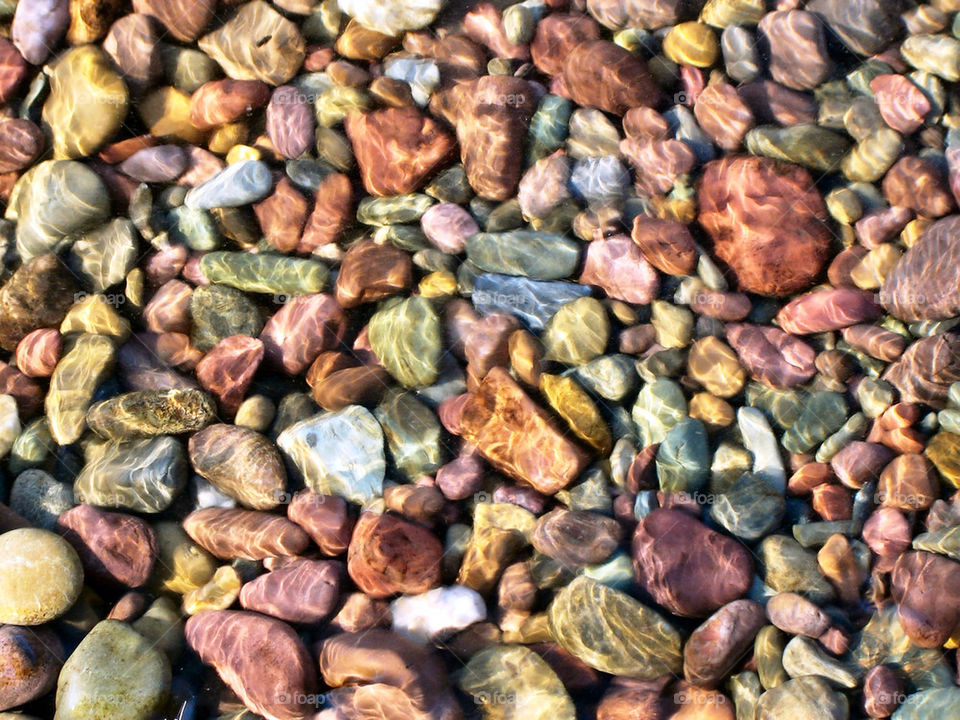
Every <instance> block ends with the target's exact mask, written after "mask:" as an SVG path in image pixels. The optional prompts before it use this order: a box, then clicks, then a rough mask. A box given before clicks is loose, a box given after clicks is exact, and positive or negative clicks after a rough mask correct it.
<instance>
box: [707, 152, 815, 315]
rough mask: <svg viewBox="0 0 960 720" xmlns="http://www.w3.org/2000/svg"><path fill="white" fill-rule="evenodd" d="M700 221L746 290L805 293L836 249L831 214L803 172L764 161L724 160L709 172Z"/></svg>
mask: <svg viewBox="0 0 960 720" xmlns="http://www.w3.org/2000/svg"><path fill="white" fill-rule="evenodd" d="M698 201H699V205H700V215H699V218H698V220H699V222H700V224H701V225H702V226H703V228H704V230H706V232H707V234H708V235H710V237H711V239H712V240H713V247H714V251H715V252H716V254H717V257H718V258H720V260H722V261H723V262H724V263H726V265H727V266H728V267H729V268H730V270H731V272H732V273H733V275H734V276H735V278H736V280H737V284H738V285H739V287H740V289H741V290H745V291H748V292H754V293H757V294H759V295H768V296H774V297H776V296H782V295H789V294H791V293H795V292H799V291H801V290H805V289H807V288H808V287H810V285H812V284H813V282H814V281H815V279H816V278H817V276H818V275H819V274H820V272H821V271H822V270H823V269H824V267H825V265H826V261H827V256H828V253H829V248H830V230H829V229H828V228H827V225H826V219H827V211H826V208H825V206H824V204H823V199H822V198H821V197H820V193H819V192H818V191H817V189H816V188H815V187H814V185H813V178H812V177H811V175H810V173H809V172H807V171H806V170H805V169H803V168H801V167H799V166H797V165H790V164H786V163H776V162H774V161H773V160H770V159H768V158H764V157H732V156H731V157H726V158H723V159H721V160H714V161H712V162H710V163H707V165H706V166H705V168H704V172H703V177H702V178H701V180H700V185H699V192H698Z"/></svg>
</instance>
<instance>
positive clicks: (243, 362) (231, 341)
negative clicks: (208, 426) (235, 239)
mask: <svg viewBox="0 0 960 720" xmlns="http://www.w3.org/2000/svg"><path fill="white" fill-rule="evenodd" d="M234 292H236V291H234ZM263 354H264V349H263V342H262V341H260V340H258V339H257V338H253V337H247V336H246V335H231V336H229V337H225V338H223V339H222V340H220V341H219V342H218V343H217V344H216V345H214V346H213V348H212V349H211V350H210V351H209V352H208V353H207V354H206V355H204V356H203V359H202V360H200V362H198V363H197V368H196V370H197V380H199V381H200V384H201V385H202V386H203V388H204V389H205V390H206V391H207V392H210V393H212V394H214V395H216V396H217V399H218V400H219V401H220V405H221V407H222V408H223V409H224V411H225V412H226V413H228V414H229V413H233V412H236V411H237V408H238V407H239V406H240V402H241V401H242V400H243V397H244V396H245V395H246V393H247V388H249V387H250V383H251V382H253V376H254V374H255V373H256V372H257V368H259V367H260V362H261V360H262V359H263Z"/></svg>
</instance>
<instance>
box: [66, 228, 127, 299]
mask: <svg viewBox="0 0 960 720" xmlns="http://www.w3.org/2000/svg"><path fill="white" fill-rule="evenodd" d="M138 242H139V236H138V234H137V230H136V228H135V227H134V225H133V223H132V222H130V221H129V220H127V219H125V218H117V219H115V220H111V221H110V222H108V223H106V224H105V225H101V226H100V227H98V228H96V229H95V230H92V231H90V232H86V233H83V235H81V236H80V237H79V238H77V240H76V241H75V242H74V243H73V246H72V247H71V248H70V252H71V254H72V255H73V258H74V259H76V261H77V265H78V266H79V270H80V272H81V273H82V274H83V275H84V277H85V278H86V279H87V280H88V282H89V284H90V286H91V287H92V288H93V290H94V291H95V292H98V293H102V292H104V291H106V290H107V289H108V288H110V287H111V286H113V285H117V284H119V283H121V282H123V280H124V279H125V278H126V277H127V274H128V273H129V272H130V271H131V270H133V269H134V267H136V261H137V255H138Z"/></svg>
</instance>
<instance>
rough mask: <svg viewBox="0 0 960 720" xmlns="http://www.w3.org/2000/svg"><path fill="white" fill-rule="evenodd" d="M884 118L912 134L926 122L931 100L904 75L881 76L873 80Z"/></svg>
mask: <svg viewBox="0 0 960 720" xmlns="http://www.w3.org/2000/svg"><path fill="white" fill-rule="evenodd" d="M870 89H871V90H873V95H874V100H876V102H877V107H878V108H879V109H880V117H882V118H883V121H884V122H885V123H886V124H887V125H889V126H890V127H892V128H893V129H894V130H896V131H897V132H900V133H903V134H904V135H910V134H911V133H914V132H916V131H917V130H919V129H920V127H921V126H922V125H923V121H924V118H926V116H927V113H928V112H930V101H929V100H928V99H927V96H926V95H924V93H923V91H922V90H921V89H920V88H919V87H917V86H916V85H914V84H913V83H912V82H910V79H909V78H907V77H905V76H903V75H896V74H892V73H891V74H888V75H877V76H876V77H875V78H874V79H873V80H871V81H870Z"/></svg>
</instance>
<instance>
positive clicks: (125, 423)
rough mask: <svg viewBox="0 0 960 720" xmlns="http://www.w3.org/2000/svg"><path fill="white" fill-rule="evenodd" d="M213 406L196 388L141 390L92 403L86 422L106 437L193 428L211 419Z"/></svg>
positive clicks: (151, 434) (125, 437)
mask: <svg viewBox="0 0 960 720" xmlns="http://www.w3.org/2000/svg"><path fill="white" fill-rule="evenodd" d="M215 414H216V407H215V406H214V404H213V401H212V400H211V399H210V397H209V396H208V395H207V394H206V393H204V392H202V391H200V390H141V391H139V392H132V393H125V394H123V395H117V396H116V397H113V398H110V399H109V400H104V401H103V402H99V403H95V404H94V405H91V406H90V409H89V410H88V411H87V426H88V427H89V428H90V429H91V430H93V431H94V432H95V433H97V434H98V435H100V436H101V437H104V438H106V439H107V440H129V439H132V438H140V437H151V436H154V435H180V434H182V433H188V432H194V431H196V430H200V429H201V428H203V427H205V426H206V425H208V424H209V423H210V422H212V421H213V418H214V416H215Z"/></svg>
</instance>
